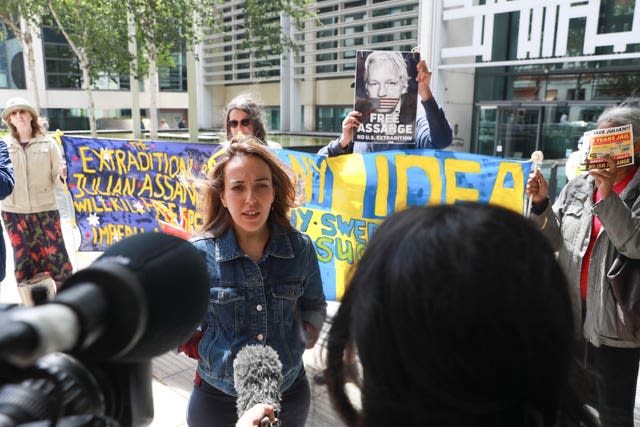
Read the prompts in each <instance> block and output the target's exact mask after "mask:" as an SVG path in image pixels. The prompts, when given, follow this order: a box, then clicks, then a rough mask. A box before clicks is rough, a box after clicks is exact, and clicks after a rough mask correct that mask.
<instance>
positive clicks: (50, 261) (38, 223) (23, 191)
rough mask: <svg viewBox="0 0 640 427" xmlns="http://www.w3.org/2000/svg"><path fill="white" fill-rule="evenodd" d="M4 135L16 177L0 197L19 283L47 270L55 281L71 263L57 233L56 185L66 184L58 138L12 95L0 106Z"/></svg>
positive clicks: (59, 229)
mask: <svg viewBox="0 0 640 427" xmlns="http://www.w3.org/2000/svg"><path fill="white" fill-rule="evenodd" d="M2 119H3V120H4V121H5V122H6V123H7V125H8V126H9V131H10V134H9V135H8V136H6V137H5V142H6V143H7V147H8V150H9V157H10V158H11V162H12V164H13V169H14V174H15V178H16V183H15V188H14V190H13V193H11V195H10V196H8V197H7V198H6V199H4V200H3V201H2V202H0V208H1V210H2V219H3V222H4V225H5V228H6V231H7V234H8V236H9V239H10V240H11V244H12V245H13V256H14V260H15V276H16V281H17V282H18V284H20V283H21V282H23V281H25V280H29V279H32V278H33V277H35V276H36V275H38V274H42V273H45V274H48V275H49V276H51V278H53V280H54V281H55V283H56V286H60V284H61V283H62V282H63V281H64V280H65V279H66V278H67V277H69V276H70V275H71V273H72V270H73V267H72V265H71V261H70V260H69V255H68V254H67V249H66V247H65V244H64V239H63V236H62V227H61V223H60V213H59V212H58V204H57V202H56V196H55V188H56V187H60V188H65V180H66V175H67V168H66V165H65V163H64V161H63V159H62V154H61V150H60V147H59V146H58V144H57V143H56V142H55V141H54V140H53V139H51V138H50V137H48V136H47V132H46V130H45V129H44V128H43V127H42V125H41V124H40V122H39V120H38V111H36V109H35V108H34V107H33V106H32V105H31V104H30V103H29V102H28V101H27V100H25V99H22V98H11V99H9V100H8V101H7V104H6V106H5V109H4V110H3V111H2Z"/></svg>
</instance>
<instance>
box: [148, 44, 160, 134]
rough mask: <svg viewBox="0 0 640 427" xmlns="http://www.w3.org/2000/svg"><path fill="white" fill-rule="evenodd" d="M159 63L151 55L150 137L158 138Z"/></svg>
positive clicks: (152, 54)
mask: <svg viewBox="0 0 640 427" xmlns="http://www.w3.org/2000/svg"><path fill="white" fill-rule="evenodd" d="M158 86H159V83H158V63H157V61H156V54H155V53H154V52H152V53H150V54H149V129H150V133H149V136H150V137H151V139H157V138H158V92H159V88H158Z"/></svg>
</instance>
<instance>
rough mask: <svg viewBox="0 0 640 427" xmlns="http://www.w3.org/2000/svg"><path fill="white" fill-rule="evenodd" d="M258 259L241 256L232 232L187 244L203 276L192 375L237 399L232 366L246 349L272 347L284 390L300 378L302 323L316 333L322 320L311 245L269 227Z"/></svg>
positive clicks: (322, 306)
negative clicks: (202, 263)
mask: <svg viewBox="0 0 640 427" xmlns="http://www.w3.org/2000/svg"><path fill="white" fill-rule="evenodd" d="M270 226H271V237H270V239H269V243H268V244H267V248H266V249H265V252H264V255H263V256H262V258H260V260H259V261H257V262H256V261H254V260H253V259H252V258H251V257H249V256H248V255H246V254H244V253H243V252H242V250H241V249H240V247H239V246H238V242H237V240H236V237H235V233H234V231H233V229H232V228H231V227H230V228H229V229H228V230H227V231H226V232H225V233H224V234H223V235H222V236H220V237H218V238H216V237H213V236H212V235H211V234H210V233H204V234H202V235H199V236H196V237H195V238H193V239H192V242H193V244H194V246H195V247H196V248H197V249H198V250H199V251H201V252H202V253H203V255H204V256H205V259H206V262H207V268H208V271H209V280H210V291H209V308H208V310H207V315H206V318H205V320H204V322H203V323H202V325H201V329H202V331H203V333H204V335H203V336H202V340H201V341H200V344H199V346H198V353H199V356H200V359H199V361H198V373H199V374H200V376H201V377H202V379H203V380H205V381H206V382H207V383H209V384H211V385H212V386H214V387H215V388H217V389H219V390H222V391H223V392H225V393H227V394H229V395H232V396H235V395H236V391H235V389H234V387H233V360H234V359H235V356H236V354H237V353H238V351H240V350H241V349H242V348H243V347H244V346H246V345H250V344H264V345H268V346H271V347H272V348H273V349H274V350H275V351H276V352H277V353H278V356H279V357H280V362H282V375H283V378H284V380H283V383H282V387H281V391H285V390H286V389H287V388H289V386H291V384H292V383H293V382H294V380H295V379H296V377H297V376H298V374H299V373H300V371H301V369H302V367H303V364H302V354H303V353H304V350H305V346H306V339H305V334H304V325H303V322H305V321H306V322H310V323H312V324H313V325H314V326H315V327H316V328H317V329H318V330H320V328H321V327H322V323H323V322H324V319H325V317H326V305H327V304H326V301H325V296H324V292H323V290H322V280H321V278H320V268H319V266H318V258H317V256H316V253H315V250H314V248H313V244H312V242H311V239H310V238H309V237H308V236H307V235H305V234H302V233H300V232H298V231H295V230H292V231H285V230H284V229H283V228H282V227H280V226H278V225H277V224H275V223H271V224H270Z"/></svg>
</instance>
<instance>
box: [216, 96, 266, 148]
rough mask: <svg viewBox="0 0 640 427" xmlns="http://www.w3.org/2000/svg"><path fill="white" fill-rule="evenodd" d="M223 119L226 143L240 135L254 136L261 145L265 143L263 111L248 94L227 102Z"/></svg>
mask: <svg viewBox="0 0 640 427" xmlns="http://www.w3.org/2000/svg"><path fill="white" fill-rule="evenodd" d="M225 117H226V122H225V129H226V131H227V140H228V141H230V140H231V139H232V138H233V137H235V136H236V135H238V134H239V133H241V134H243V135H248V136H255V137H256V138H257V139H258V140H259V141H260V142H262V143H263V144H266V143H267V129H266V126H265V124H264V122H265V117H264V110H263V108H262V106H261V105H260V104H259V103H258V102H257V101H256V100H255V99H254V98H252V97H251V96H250V95H249V94H241V95H238V96H236V97H235V98H233V99H232V100H231V101H229V103H228V104H227V107H226V108H225Z"/></svg>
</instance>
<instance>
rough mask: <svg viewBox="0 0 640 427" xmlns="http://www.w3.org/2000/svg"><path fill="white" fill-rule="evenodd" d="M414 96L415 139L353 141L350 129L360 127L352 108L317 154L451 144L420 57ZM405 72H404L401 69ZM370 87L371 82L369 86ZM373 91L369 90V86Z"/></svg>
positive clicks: (447, 128)
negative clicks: (416, 100) (334, 136)
mask: <svg viewBox="0 0 640 427" xmlns="http://www.w3.org/2000/svg"><path fill="white" fill-rule="evenodd" d="M417 68H418V77H417V78H416V80H417V81H418V95H420V98H421V102H420V105H421V106H422V107H420V106H418V108H417V113H416V133H415V141H414V143H411V144H373V143H366V142H355V143H354V142H353V130H354V129H355V128H357V127H358V126H360V123H361V121H362V120H361V119H362V113H360V112H358V111H352V112H350V113H349V114H347V117H345V119H344V120H343V121H342V134H341V135H340V137H339V138H338V139H335V140H333V141H331V142H330V143H329V144H328V145H326V146H325V147H322V148H321V149H320V150H319V151H318V154H322V155H325V156H330V157H333V156H339V155H341V154H350V153H365V152H373V151H386V150H397V149H404V148H445V147H447V146H449V145H451V141H452V138H453V132H452V131H451V126H450V125H449V122H448V121H447V118H446V117H445V115H444V111H443V110H442V108H440V107H439V106H438V103H437V102H436V100H435V98H434V97H433V93H431V71H429V68H428V67H427V64H426V62H425V61H424V60H421V61H420V62H419V63H418V65H417ZM405 72H406V71H405ZM369 87H371V85H369ZM371 90H373V89H371Z"/></svg>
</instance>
